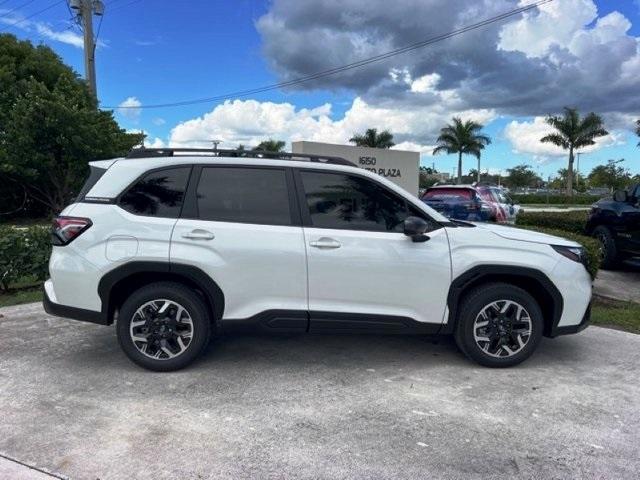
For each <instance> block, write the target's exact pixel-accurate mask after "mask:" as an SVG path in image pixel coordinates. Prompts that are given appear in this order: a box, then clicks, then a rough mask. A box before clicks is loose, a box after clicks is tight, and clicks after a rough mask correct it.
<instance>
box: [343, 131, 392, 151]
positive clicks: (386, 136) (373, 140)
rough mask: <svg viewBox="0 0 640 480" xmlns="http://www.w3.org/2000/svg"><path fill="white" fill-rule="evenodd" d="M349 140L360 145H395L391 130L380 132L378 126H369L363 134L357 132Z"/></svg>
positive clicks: (372, 146) (379, 146)
mask: <svg viewBox="0 0 640 480" xmlns="http://www.w3.org/2000/svg"><path fill="white" fill-rule="evenodd" d="M349 141H350V142H351V143H355V144H356V145H357V146H358V147H371V148H391V147H393V146H394V145H395V143H393V135H392V134H391V132H389V130H383V131H382V132H380V133H378V129H377V128H368V129H367V131H366V132H364V134H362V135H358V134H355V135H353V137H351V138H350V139H349Z"/></svg>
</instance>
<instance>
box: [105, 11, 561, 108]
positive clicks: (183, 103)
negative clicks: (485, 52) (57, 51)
mask: <svg viewBox="0 0 640 480" xmlns="http://www.w3.org/2000/svg"><path fill="white" fill-rule="evenodd" d="M552 1H553V0H539V1H537V2H534V3H531V4H529V5H525V6H523V7H519V8H516V9H514V10H511V11H508V12H505V13H502V14H500V15H496V16H494V17H490V18H487V19H485V20H482V21H480V22H477V23H473V24H471V25H467V26H465V27H461V28H458V29H456V30H453V31H451V32H448V33H444V34H441V35H437V36H435V37H431V38H428V39H426V40H423V41H421V42H417V43H413V44H411V45H407V46H405V47H401V48H398V49H395V50H391V51H389V52H386V53H382V54H380V55H376V56H373V57H369V58H366V59H363V60H359V61H357V62H353V63H349V64H347V65H343V66H340V67H334V68H331V69H328V70H324V71H321V72H317V73H314V74H311V75H307V76H304V77H299V78H295V79H292V80H288V81H286V82H280V83H275V84H271V85H265V86H263V87H257V88H253V89H250V90H240V91H237V92H230V93H227V94H223V95H217V96H214V97H206V98H199V99H195V100H184V101H180V102H173V103H158V104H150V105H140V106H137V107H134V106H125V107H112V106H103V107H102V108H105V109H115V108H118V109H120V108H169V107H180V106H186V105H195V104H198V103H212V102H218V101H221V100H227V99H229V98H232V97H234V98H237V97H245V96H248V95H254V94H257V93H263V92H267V91H270V90H277V89H280V88H284V87H290V86H294V85H299V84H301V83H305V82H309V81H311V80H317V79H320V78H325V77H329V76H331V75H335V74H338V73H342V72H345V71H348V70H352V69H354V68H359V67H363V66H365V65H369V64H371V63H375V62H379V61H381V60H386V59H388V58H391V57H394V56H396V55H400V54H403V53H407V52H410V51H413V50H417V49H419V48H424V47H426V46H429V45H432V44H434V43H438V42H441V41H443V40H446V39H449V38H452V37H455V36H457V35H461V34H463V33H466V32H469V31H472V30H476V29H478V28H481V27H484V26H487V25H490V24H492V23H495V22H499V21H501V20H504V19H506V18H509V17H512V16H514V15H518V14H520V13H523V12H526V11H528V10H532V9H534V8H536V7H539V6H540V5H544V4H546V3H550V2H552Z"/></svg>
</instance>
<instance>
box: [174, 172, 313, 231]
mask: <svg viewBox="0 0 640 480" xmlns="http://www.w3.org/2000/svg"><path fill="white" fill-rule="evenodd" d="M205 168H238V169H240V168H242V169H253V170H279V171H284V173H285V181H286V187H287V197H288V201H289V213H290V216H291V221H290V224H289V225H282V224H275V223H269V222H260V223H256V222H247V221H242V220H234V221H229V220H208V219H203V218H200V212H199V209H198V184H199V183H200V179H201V177H202V172H203V170H204V169H205ZM266 194H268V192H267V193H266ZM300 210H301V209H300V207H299V205H298V200H297V198H296V188H295V182H294V178H293V169H292V168H291V167H283V166H274V165H238V164H235V163H207V164H198V165H194V168H193V171H192V172H191V177H190V181H189V183H188V185H187V190H186V193H185V200H184V203H183V208H182V212H181V215H180V218H181V219H185V220H201V221H204V222H216V221H217V222H224V223H240V224H245V225H271V226H278V227H301V226H302V220H301V216H300Z"/></svg>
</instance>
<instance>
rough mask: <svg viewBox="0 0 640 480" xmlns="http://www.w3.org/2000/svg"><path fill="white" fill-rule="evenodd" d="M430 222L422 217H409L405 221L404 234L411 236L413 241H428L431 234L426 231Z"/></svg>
mask: <svg viewBox="0 0 640 480" xmlns="http://www.w3.org/2000/svg"><path fill="white" fill-rule="evenodd" d="M428 228H429V224H428V223H427V222H425V221H424V220H423V219H422V218H420V217H407V218H406V219H405V221H404V234H405V235H406V236H407V237H411V241H412V242H426V241H427V240H429V236H428V235H425V234H424V233H425V232H426V231H427V229H428Z"/></svg>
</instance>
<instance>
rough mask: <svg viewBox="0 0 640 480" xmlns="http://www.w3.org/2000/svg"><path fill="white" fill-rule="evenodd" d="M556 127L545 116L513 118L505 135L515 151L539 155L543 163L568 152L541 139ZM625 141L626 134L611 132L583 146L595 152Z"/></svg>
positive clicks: (584, 149) (584, 150) (585, 149)
mask: <svg viewBox="0 0 640 480" xmlns="http://www.w3.org/2000/svg"><path fill="white" fill-rule="evenodd" d="M553 132H554V129H553V128H552V127H551V126H550V125H549V124H547V122H546V121H545V118H544V117H535V118H534V119H533V121H530V122H527V121H523V122H519V121H517V120H513V121H512V122H510V123H509V124H507V126H506V127H505V129H504V135H505V137H506V138H507V140H509V142H511V145H512V146H513V151H514V152H515V153H520V154H530V155H534V156H535V157H537V159H538V160H539V161H540V162H541V163H546V161H550V160H551V158H550V157H560V156H562V157H566V156H567V152H566V151H565V150H563V149H562V148H560V147H557V146H555V145H553V144H552V143H542V142H541V141H540V139H541V138H542V137H544V136H545V135H547V134H549V133H553ZM622 143H624V134H622V133H620V132H611V133H609V135H606V136H604V137H600V138H598V139H596V143H595V145H591V146H589V147H584V148H581V149H580V151H581V152H584V153H589V152H595V151H596V150H600V149H602V148H605V147H609V146H612V145H619V144H622Z"/></svg>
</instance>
